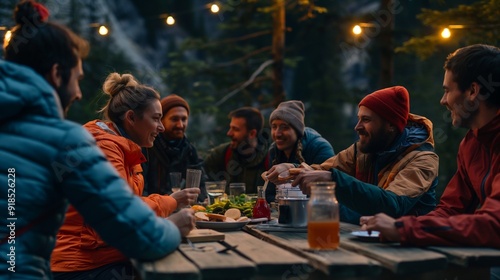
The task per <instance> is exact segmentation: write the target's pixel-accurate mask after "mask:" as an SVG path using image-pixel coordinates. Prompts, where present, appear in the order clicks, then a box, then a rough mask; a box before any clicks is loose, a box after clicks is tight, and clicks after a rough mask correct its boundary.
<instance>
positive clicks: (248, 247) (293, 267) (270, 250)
mask: <svg viewBox="0 0 500 280" xmlns="http://www.w3.org/2000/svg"><path fill="white" fill-rule="evenodd" d="M225 241H226V242H227V243H228V244H230V245H232V246H234V245H238V248H237V251H238V252H240V253H241V254H243V255H244V256H245V257H246V258H248V259H249V260H251V261H252V262H253V263H254V264H255V265H256V266H257V274H258V275H260V276H287V277H285V279H287V278H288V277H289V276H291V275H292V274H294V273H295V271H297V270H300V271H301V272H307V271H312V269H311V268H310V267H309V265H308V261H307V259H305V258H302V257H299V256H297V255H296V254H293V253H291V252H289V251H287V250H284V249H282V248H280V247H277V246H274V245H272V244H269V243H268V242H265V241H263V240H260V239H258V238H256V237H254V236H252V235H250V234H248V233H246V232H242V231H236V232H226V240H225ZM278 256H279V257H278Z"/></svg>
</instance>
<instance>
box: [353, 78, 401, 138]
mask: <svg viewBox="0 0 500 280" xmlns="http://www.w3.org/2000/svg"><path fill="white" fill-rule="evenodd" d="M360 106H366V107H368V109H370V110H372V111H373V112H375V113H376V114H377V115H379V116H380V117H382V118H383V119H384V120H386V121H388V122H389V123H391V124H392V125H394V126H396V128H397V129H398V131H399V132H401V131H403V129H404V128H405V126H406V123H407V121H408V114H409V112H410V96H409V94H408V91H407V90H406V88H404V87H402V86H395V87H390V88H384V89H380V90H377V91H375V92H373V93H371V94H368V95H367V96H365V98H363V100H361V102H359V105H358V107H360Z"/></svg>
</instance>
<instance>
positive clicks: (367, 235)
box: [351, 230, 380, 242]
mask: <svg viewBox="0 0 500 280" xmlns="http://www.w3.org/2000/svg"><path fill="white" fill-rule="evenodd" d="M351 235H352V236H355V237H356V238H358V239H360V240H364V241H372V242H376V241H379V236H380V232H378V231H375V230H372V231H370V232H368V231H365V230H360V231H353V232H351Z"/></svg>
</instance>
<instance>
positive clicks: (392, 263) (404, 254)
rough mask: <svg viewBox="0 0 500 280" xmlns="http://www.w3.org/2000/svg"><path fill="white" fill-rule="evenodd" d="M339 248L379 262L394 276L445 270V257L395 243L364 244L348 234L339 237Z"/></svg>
mask: <svg viewBox="0 0 500 280" xmlns="http://www.w3.org/2000/svg"><path fill="white" fill-rule="evenodd" d="M340 246H341V247H342V248H344V249H346V250H349V251H352V252H356V253H360V254H363V255H365V256H367V257H369V258H372V259H374V260H377V261H379V262H380V263H382V265H383V266H384V267H385V268H387V269H389V270H390V271H392V272H393V273H396V274H410V273H421V272H422V268H423V267H425V271H433V270H440V269H445V268H446V265H447V258H446V256H445V255H443V254H440V253H437V252H434V251H430V250H425V249H421V248H416V247H402V246H400V245H399V244H396V243H379V242H365V241H361V240H358V239H356V237H353V236H351V235H350V234H346V233H343V234H341V235H340Z"/></svg>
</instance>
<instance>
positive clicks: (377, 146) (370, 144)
mask: <svg viewBox="0 0 500 280" xmlns="http://www.w3.org/2000/svg"><path fill="white" fill-rule="evenodd" d="M358 133H359V132H358ZM359 135H360V136H361V135H363V136H365V137H369V138H368V139H365V140H364V141H361V138H360V141H359V150H360V151H361V152H362V153H365V154H370V153H376V152H381V151H383V150H384V149H385V148H386V147H387V146H388V145H390V144H391V143H389V141H391V140H390V139H391V134H390V133H389V131H386V130H385V129H384V128H383V127H381V128H380V129H379V130H377V131H374V132H373V133H372V134H371V135H368V134H366V133H365V132H363V133H359Z"/></svg>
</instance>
